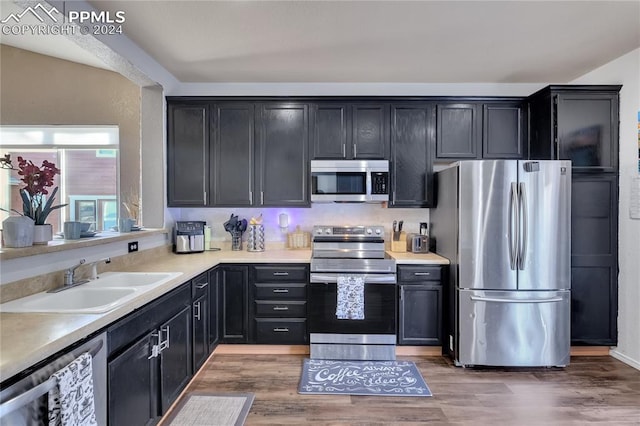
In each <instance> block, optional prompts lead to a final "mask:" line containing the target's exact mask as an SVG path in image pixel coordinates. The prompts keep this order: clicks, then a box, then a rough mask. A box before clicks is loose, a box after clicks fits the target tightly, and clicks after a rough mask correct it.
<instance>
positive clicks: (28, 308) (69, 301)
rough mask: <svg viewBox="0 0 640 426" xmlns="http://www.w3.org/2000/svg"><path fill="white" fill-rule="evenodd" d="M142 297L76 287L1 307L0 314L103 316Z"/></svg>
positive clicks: (122, 291) (134, 292) (121, 290)
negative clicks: (49, 313) (33, 313)
mask: <svg viewBox="0 0 640 426" xmlns="http://www.w3.org/2000/svg"><path fill="white" fill-rule="evenodd" d="M138 294H140V290H137V289H135V288H115V287H114V288H95V287H93V288H87V287H74V288H71V289H69V290H65V291H61V292H59V293H38V294H34V295H32V296H27V297H23V298H21V299H16V300H13V301H11V302H7V303H3V304H1V305H0V312H55V313H74V314H94V313H96V314H97V313H103V312H107V311H110V310H112V309H115V308H117V307H118V306H120V305H122V304H124V303H126V302H128V301H129V300H131V299H133V298H134V297H136V296H137V295H138Z"/></svg>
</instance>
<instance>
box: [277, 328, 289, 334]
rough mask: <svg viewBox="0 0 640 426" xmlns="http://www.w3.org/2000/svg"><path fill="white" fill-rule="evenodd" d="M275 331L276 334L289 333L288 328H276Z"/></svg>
mask: <svg viewBox="0 0 640 426" xmlns="http://www.w3.org/2000/svg"><path fill="white" fill-rule="evenodd" d="M273 331H274V332H276V333H288V332H289V329H288V328H287V327H282V328H274V329H273Z"/></svg>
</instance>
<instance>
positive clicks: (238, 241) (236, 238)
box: [230, 231, 242, 251]
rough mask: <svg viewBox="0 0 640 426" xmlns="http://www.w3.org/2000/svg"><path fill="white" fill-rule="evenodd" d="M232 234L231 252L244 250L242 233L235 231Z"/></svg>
mask: <svg viewBox="0 0 640 426" xmlns="http://www.w3.org/2000/svg"><path fill="white" fill-rule="evenodd" d="M230 234H231V250H234V251H238V250H242V232H239V231H233V232H231V233H230Z"/></svg>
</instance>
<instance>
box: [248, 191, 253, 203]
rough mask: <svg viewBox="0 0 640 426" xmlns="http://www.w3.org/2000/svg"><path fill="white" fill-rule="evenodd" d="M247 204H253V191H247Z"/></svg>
mask: <svg viewBox="0 0 640 426" xmlns="http://www.w3.org/2000/svg"><path fill="white" fill-rule="evenodd" d="M249 204H253V191H249Z"/></svg>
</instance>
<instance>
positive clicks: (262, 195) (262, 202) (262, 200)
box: [260, 191, 264, 205]
mask: <svg viewBox="0 0 640 426" xmlns="http://www.w3.org/2000/svg"><path fill="white" fill-rule="evenodd" d="M263 204H264V191H260V205H263Z"/></svg>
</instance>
